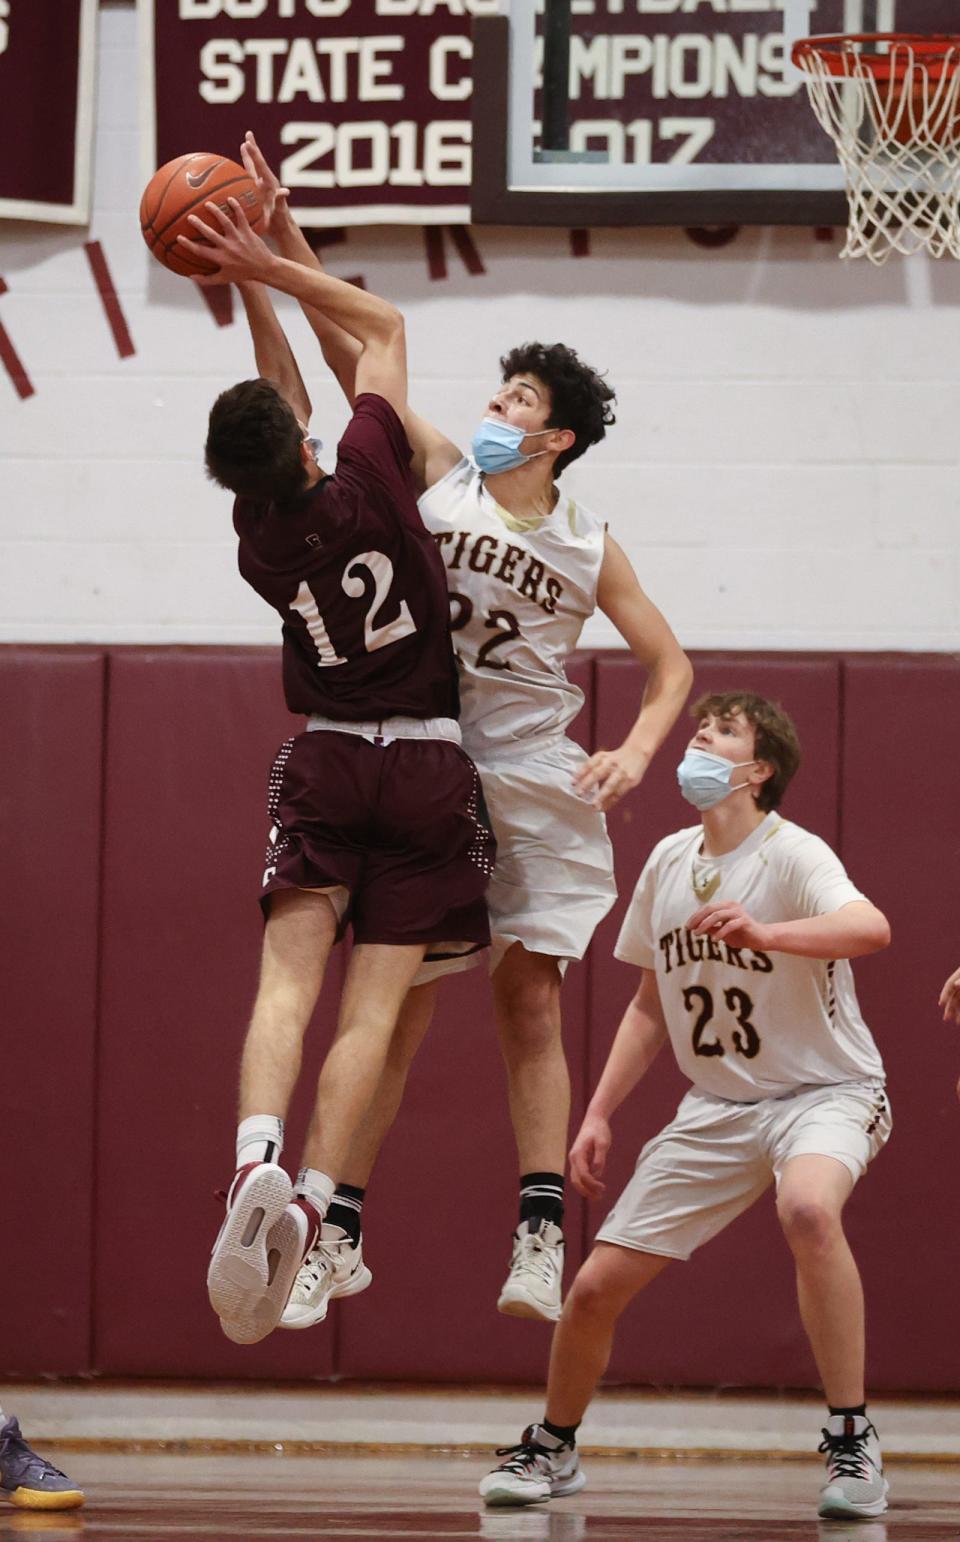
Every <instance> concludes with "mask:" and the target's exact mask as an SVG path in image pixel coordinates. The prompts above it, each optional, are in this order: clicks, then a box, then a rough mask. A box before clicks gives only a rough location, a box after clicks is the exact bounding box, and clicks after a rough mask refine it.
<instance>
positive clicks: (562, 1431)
mask: <svg viewBox="0 0 960 1542" xmlns="http://www.w3.org/2000/svg"><path fill="white" fill-rule="evenodd" d="M540 1428H541V1429H542V1430H546V1432H547V1434H548V1435H552V1436H553V1437H554V1439H555V1440H562V1441H563V1443H564V1445H565V1446H575V1445H576V1443H577V1430H578V1429H579V1428H580V1426H579V1424H551V1423H550V1420H549V1419H541V1420H540Z"/></svg>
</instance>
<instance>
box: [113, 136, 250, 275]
mask: <svg viewBox="0 0 960 1542" xmlns="http://www.w3.org/2000/svg"><path fill="white" fill-rule="evenodd" d="M228 198H236V199H237V201H238V202H239V204H240V206H241V208H242V209H243V212H244V213H245V215H246V216H247V219H248V220H249V222H250V224H251V225H252V227H253V229H254V230H256V229H257V227H258V225H259V224H260V221H261V217H262V210H261V207H260V197H259V194H258V193H257V189H256V185H255V183H254V182H253V180H252V179H251V178H250V177H249V176H248V175H247V173H246V171H244V169H243V167H242V166H240V165H238V164H237V162H236V161H231V160H228V159H227V158H226V156H223V155H209V154H206V153H205V152H203V151H197V152H195V153H194V154H192V155H179V156H177V158H176V160H173V161H167V164H166V165H165V166H161V167H160V170H159V171H156V172H154V174H153V176H152V177H151V178H150V181H149V182H148V183H147V185H146V187H145V188H144V192H143V197H142V198H141V200H140V229H141V232H142V233H143V239H144V240H145V241H146V243H147V245H148V247H149V248H150V250H151V252H152V253H153V255H154V257H156V259H157V261H158V262H162V263H163V266H164V267H165V268H169V269H170V271H171V273H179V274H181V275H182V276H183V277H184V278H194V277H196V276H197V275H198V274H205V273H215V272H216V271H217V270H216V266H215V265H214V264H213V263H205V262H198V261H197V260H196V258H194V257H193V256H191V254H190V253H189V252H187V251H185V250H184V248H183V247H182V246H180V245H178V243H177V237H178V236H189V237H190V239H191V240H192V241H199V240H201V239H202V238H201V237H200V236H199V235H198V233H197V231H196V230H195V229H194V227H193V226H192V225H191V224H190V220H189V216H190V215H191V214H198V215H199V216H200V218H201V219H203V218H204V217H205V211H204V205H205V204H206V203H215V204H218V205H219V207H220V208H221V209H223V211H224V213H227V214H229V212H230V206H229V204H228V203H227V199H228Z"/></svg>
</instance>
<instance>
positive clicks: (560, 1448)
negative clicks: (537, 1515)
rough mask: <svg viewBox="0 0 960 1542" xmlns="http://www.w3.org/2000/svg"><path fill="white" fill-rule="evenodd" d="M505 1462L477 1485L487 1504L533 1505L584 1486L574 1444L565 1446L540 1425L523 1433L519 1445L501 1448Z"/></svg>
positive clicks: (499, 1451) (577, 1490)
mask: <svg viewBox="0 0 960 1542" xmlns="http://www.w3.org/2000/svg"><path fill="white" fill-rule="evenodd" d="M497 1455H498V1456H505V1457H506V1458H507V1460H506V1461H505V1462H501V1464H500V1466H499V1467H495V1468H494V1469H493V1472H488V1473H487V1476H486V1477H485V1478H484V1479H483V1480H482V1481H481V1484H480V1497H481V1499H482V1500H483V1502H484V1504H487V1505H536V1504H542V1503H543V1501H544V1500H545V1499H561V1498H562V1497H563V1496H564V1495H565V1494H576V1493H579V1491H580V1489H582V1488H583V1487H584V1485H585V1484H586V1481H587V1479H586V1475H585V1474H584V1472H583V1469H582V1468H581V1466H580V1457H579V1455H578V1453H577V1448H576V1446H575V1445H565V1444H564V1443H563V1441H560V1440H557V1438H556V1436H554V1435H548V1434H547V1431H546V1430H545V1429H543V1428H542V1426H541V1425H539V1424H531V1425H529V1426H528V1428H527V1429H525V1430H524V1432H523V1434H522V1435H521V1437H520V1444H519V1445H518V1446H501V1447H500V1449H499V1450H498V1451H497Z"/></svg>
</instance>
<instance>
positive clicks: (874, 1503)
mask: <svg viewBox="0 0 960 1542" xmlns="http://www.w3.org/2000/svg"><path fill="white" fill-rule="evenodd" d="M818 1450H820V1451H823V1452H825V1453H826V1457H827V1481H826V1483H825V1484H824V1486H823V1488H822V1489H821V1490H820V1505H819V1508H818V1510H817V1514H818V1515H820V1516H823V1517H824V1518H830V1519H836V1520H849V1519H851V1518H852V1517H853V1516H857V1515H882V1514H883V1512H884V1511H885V1510H886V1508H887V1493H888V1492H889V1488H890V1485H889V1483H888V1482H887V1480H886V1478H885V1477H884V1476H883V1457H882V1455H881V1453H880V1437H879V1435H878V1434H877V1432H876V1430H875V1429H874V1427H873V1425H872V1424H871V1423H870V1420H869V1419H865V1418H863V1417H862V1416H860V1415H856V1416H852V1417H849V1418H848V1417H846V1416H845V1415H843V1414H833V1415H832V1416H831V1418H829V1419H828V1420H827V1423H826V1426H825V1427H824V1430H823V1440H822V1441H821V1443H820V1445H819V1447H818Z"/></svg>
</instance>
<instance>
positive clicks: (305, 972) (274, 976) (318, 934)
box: [240, 889, 338, 1155]
mask: <svg viewBox="0 0 960 1542" xmlns="http://www.w3.org/2000/svg"><path fill="white" fill-rule="evenodd" d="M337 924H338V918H337V911H336V908H335V905H334V903H333V901H332V900H331V898H330V896H329V895H327V894H323V893H312V892H310V891H308V890H304V889H284V890H282V891H281V892H279V893H277V894H274V895H273V896H272V898H271V901H270V914H269V917H268V919H267V924H266V927H265V929H264V935H263V951H262V954H261V959H260V980H259V984H258V987H257V995H256V1000H255V1001H254V1005H253V1012H252V1014H251V1018H250V1026H249V1028H248V1029H247V1037H246V1040H245V1042H244V1046H243V1058H242V1060H241V1062H240V1119H241V1121H243V1120H245V1119H251V1118H253V1117H254V1116H256V1115H258V1114H264V1113H267V1114H272V1115H274V1116H275V1117H276V1118H277V1119H279V1120H283V1119H284V1117H285V1116H286V1112H287V1107H288V1105H289V1102H290V1097H291V1095H292V1093H293V1089H294V1087H295V1086H296V1083H297V1077H298V1076H299V1074H300V1060H301V1055H302V1050H303V1036H304V1034H305V1032H306V1029H307V1025H308V1023H309V1022H310V1018H311V1017H312V1015H313V1009H314V1007H315V1006H316V1004H317V998H318V996H319V994H320V987H321V986H322V984H323V976H324V972H325V970H326V966H327V960H328V959H329V957H330V950H331V948H332V947H333V944H334V942H335V941H336V935H337ZM253 1147H254V1142H253V1141H251V1142H250V1148H251V1150H252V1149H253ZM257 1155H263V1153H262V1152H260V1151H259V1150H258V1151H257Z"/></svg>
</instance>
